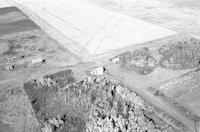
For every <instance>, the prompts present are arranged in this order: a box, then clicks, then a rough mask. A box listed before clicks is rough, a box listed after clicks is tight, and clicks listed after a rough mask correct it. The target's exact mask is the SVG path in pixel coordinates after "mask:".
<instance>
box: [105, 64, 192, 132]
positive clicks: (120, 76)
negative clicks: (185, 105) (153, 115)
mask: <svg viewBox="0 0 200 132" xmlns="http://www.w3.org/2000/svg"><path fill="white" fill-rule="evenodd" d="M106 69H107V71H108V74H110V75H111V76H112V77H113V78H115V79H117V80H118V81H120V82H121V83H123V84H124V85H125V86H127V87H129V88H130V89H132V90H133V91H135V92H136V93H138V94H139V95H140V96H141V97H143V98H144V99H145V100H147V101H148V102H149V103H151V104H152V105H154V106H155V107H157V108H159V109H161V110H163V111H165V112H166V113H168V114H169V115H171V116H172V117H174V118H175V119H176V120H178V121H180V122H182V123H183V124H184V125H186V126H187V127H188V128H189V129H190V130H191V131H193V132H195V124H194V122H193V121H191V120H189V119H187V118H186V117H184V116H183V115H181V114H180V113H179V112H178V111H177V110H175V109H173V108H172V107H171V106H170V104H168V103H166V102H162V101H160V100H159V98H158V97H155V96H153V95H152V94H150V93H148V92H147V90H146V89H144V88H138V87H135V85H134V83H133V81H132V79H131V76H130V74H128V73H125V72H124V71H122V70H120V69H118V68H117V69H116V68H115V67H113V66H112V65H109V66H107V67H106Z"/></svg>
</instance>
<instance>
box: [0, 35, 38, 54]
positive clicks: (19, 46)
mask: <svg viewBox="0 0 200 132" xmlns="http://www.w3.org/2000/svg"><path fill="white" fill-rule="evenodd" d="M0 41H1V42H3V43H7V45H8V47H9V48H8V50H7V51H5V52H4V53H2V55H3V56H5V55H9V56H14V55H17V53H20V52H23V51H24V50H25V49H26V48H28V47H27V46H26V45H27V44H31V43H35V42H37V41H39V36H36V35H27V36H15V37H12V38H10V39H2V40H0ZM29 49H31V47H29Z"/></svg>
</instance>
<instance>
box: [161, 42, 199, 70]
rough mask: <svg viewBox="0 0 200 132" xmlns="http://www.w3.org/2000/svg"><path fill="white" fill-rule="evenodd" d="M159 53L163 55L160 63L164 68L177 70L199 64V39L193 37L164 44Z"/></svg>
mask: <svg viewBox="0 0 200 132" xmlns="http://www.w3.org/2000/svg"><path fill="white" fill-rule="evenodd" d="M159 53H160V54H161V55H162V56H163V57H162V58H161V61H160V65H161V66H162V67H164V68H169V69H174V70H179V69H191V68H196V67H199V65H200V41H199V40H197V39H195V38H190V39H187V40H182V41H178V42H172V43H170V44H168V45H164V46H162V47H161V48H160V49H159Z"/></svg>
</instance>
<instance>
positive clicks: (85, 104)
mask: <svg viewBox="0 0 200 132" xmlns="http://www.w3.org/2000/svg"><path fill="white" fill-rule="evenodd" d="M66 80H67V81H66ZM24 88H25V91H26V93H27V95H28V97H29V99H30V101H31V103H32V106H33V109H34V111H35V113H36V117H37V119H38V120H39V122H40V123H41V126H42V131H43V132H101V131H104V132H115V131H116V132H127V131H135V132H141V131H149V132H155V131H156V132H163V131H170V132H173V131H174V129H173V128H172V127H170V126H169V125H167V124H166V123H164V122H163V120H161V119H160V118H158V117H156V116H155V113H154V114H152V113H153V107H151V105H150V104H148V103H147V102H146V101H144V100H143V99H142V98H141V97H140V96H138V95H137V94H136V93H134V92H132V91H130V90H129V89H127V88H124V87H122V86H120V85H117V84H115V83H113V82H111V81H109V80H107V79H106V78H104V77H88V78H86V79H84V80H82V81H78V82H76V79H75V78H74V77H73V72H72V71H71V70H66V71H62V72H58V73H55V74H52V75H47V76H45V77H43V78H41V79H39V78H38V79H36V80H33V81H30V82H28V83H26V84H24ZM147 113H151V116H148V114H147ZM152 116H154V118H151V117H152ZM155 119H157V120H159V121H154V120H155Z"/></svg>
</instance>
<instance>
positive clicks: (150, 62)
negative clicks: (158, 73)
mask: <svg viewBox="0 0 200 132" xmlns="http://www.w3.org/2000/svg"><path fill="white" fill-rule="evenodd" d="M118 57H119V63H120V64H121V65H122V66H123V67H126V68H127V69H129V70H133V71H137V72H139V73H141V74H148V73H151V72H152V71H153V69H154V68H155V67H156V65H157V60H156V59H155V58H154V57H153V56H152V55H151V53H150V52H149V49H147V48H143V49H139V50H135V51H133V52H131V51H128V52H125V53H123V54H120V55H119V56H118Z"/></svg>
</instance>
